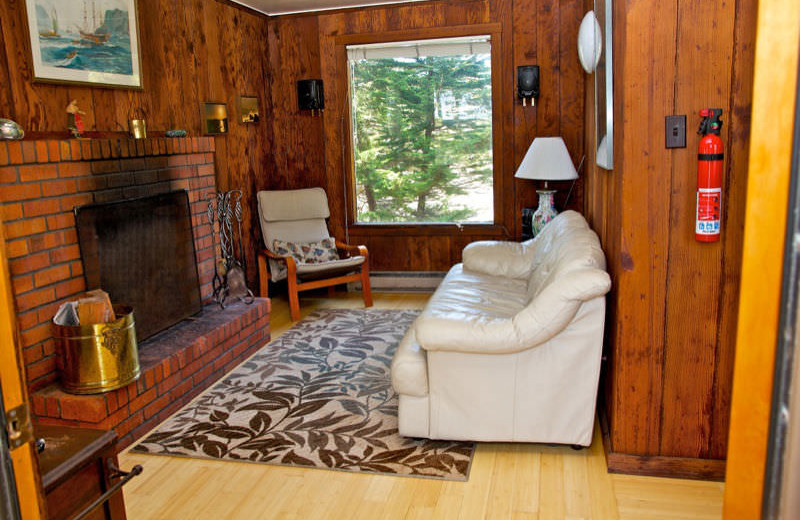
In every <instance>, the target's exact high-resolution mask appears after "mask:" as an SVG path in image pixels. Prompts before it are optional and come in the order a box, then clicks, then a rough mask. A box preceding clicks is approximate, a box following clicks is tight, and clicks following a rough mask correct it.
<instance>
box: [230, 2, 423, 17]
mask: <svg viewBox="0 0 800 520" xmlns="http://www.w3.org/2000/svg"><path fill="white" fill-rule="evenodd" d="M233 1H234V2H236V3H238V4H242V5H245V6H247V7H250V8H251V9H255V10H256V11H259V12H262V13H264V14H267V15H270V16H274V15H279V14H291V13H304V12H308V11H325V10H328V9H343V8H347V7H363V6H367V5H381V4H399V3H407V2H420V1H422V0H360V1H359V0H233Z"/></svg>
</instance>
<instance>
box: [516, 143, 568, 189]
mask: <svg viewBox="0 0 800 520" xmlns="http://www.w3.org/2000/svg"><path fill="white" fill-rule="evenodd" d="M514 177H516V178H517V179H537V180H542V181H571V180H573V179H577V178H578V172H577V171H576V170H575V166H574V165H573V164H572V158H570V156H569V152H568V151H567V145H566V144H564V140H563V139H562V138H560V137H537V138H536V139H534V140H533V142H532V143H531V146H530V148H528V152H527V153H526V154H525V158H524V159H522V162H521V163H520V165H519V168H517V173H515V174H514Z"/></svg>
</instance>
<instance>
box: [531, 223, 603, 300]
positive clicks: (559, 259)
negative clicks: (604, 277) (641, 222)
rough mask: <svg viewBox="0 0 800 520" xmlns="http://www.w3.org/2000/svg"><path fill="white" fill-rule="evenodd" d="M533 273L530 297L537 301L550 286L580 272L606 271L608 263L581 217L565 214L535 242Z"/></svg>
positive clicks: (543, 231) (595, 237) (545, 228)
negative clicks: (574, 272)
mask: <svg viewBox="0 0 800 520" xmlns="http://www.w3.org/2000/svg"><path fill="white" fill-rule="evenodd" d="M532 247H533V248H534V254H533V259H534V260H533V261H534V265H533V269H532V271H531V274H530V276H529V277H528V296H529V297H530V298H531V300H533V299H535V298H536V297H537V296H538V295H539V294H540V293H541V292H542V291H543V290H544V289H545V288H546V287H547V286H548V285H550V284H551V283H553V282H554V281H556V280H557V279H559V278H561V277H564V276H568V274H567V273H570V272H572V271H576V270H581V269H599V270H602V271H605V269H606V260H605V255H604V254H603V250H602V249H601V247H600V241H599V240H598V239H597V235H596V234H595V233H594V231H592V230H591V229H590V228H589V225H588V224H587V223H586V220H585V219H584V218H583V216H582V215H581V214H580V213H577V212H575V211H565V212H563V213H561V214H559V215H558V216H557V217H556V218H555V219H553V220H552V221H551V222H550V223H549V224H547V225H546V226H545V227H544V229H543V230H542V232H541V233H539V235H537V236H536V238H535V239H534V241H533V244H532Z"/></svg>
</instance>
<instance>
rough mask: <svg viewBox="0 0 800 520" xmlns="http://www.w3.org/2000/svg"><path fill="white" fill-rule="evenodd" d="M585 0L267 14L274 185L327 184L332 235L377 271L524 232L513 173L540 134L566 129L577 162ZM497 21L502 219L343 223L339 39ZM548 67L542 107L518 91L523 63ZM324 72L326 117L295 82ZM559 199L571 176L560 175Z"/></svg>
mask: <svg viewBox="0 0 800 520" xmlns="http://www.w3.org/2000/svg"><path fill="white" fill-rule="evenodd" d="M581 14H582V5H581V2H580V1H579V0H560V1H548V2H536V1H534V0H513V1H512V0H442V1H436V2H429V3H415V4H409V5H394V6H381V7H370V8H361V9H349V10H342V11H336V12H323V13H317V14H308V15H296V16H284V17H278V18H275V19H270V22H269V58H270V61H269V78H270V85H269V91H270V93H271V104H272V108H271V115H272V125H273V128H272V134H273V141H272V143H271V144H272V148H271V152H272V156H273V157H274V161H275V174H274V175H273V176H272V177H271V178H270V179H269V180H268V183H269V186H270V188H274V189H295V188H304V187H312V186H322V187H324V188H325V189H326V190H327V192H328V195H329V198H330V204H331V213H332V216H331V221H330V222H331V230H332V232H333V233H334V234H335V235H336V236H337V237H345V236H346V235H347V236H349V239H350V242H352V243H365V244H366V245H367V246H368V247H369V248H370V256H371V262H372V269H373V270H391V271H404V270H407V271H445V270H447V269H449V267H450V266H452V265H453V263H455V262H458V261H460V259H461V250H462V249H463V247H464V246H465V245H466V244H468V243H469V242H472V241H474V240H480V239H484V238H511V239H513V238H515V237H518V236H519V235H520V233H521V231H520V229H519V228H520V226H519V220H520V219H519V215H520V212H521V209H522V208H523V207H530V206H535V205H536V203H537V200H536V194H535V185H534V184H533V183H532V182H530V181H516V180H515V179H514V178H513V175H514V172H515V171H516V167H517V166H518V164H519V162H520V161H521V160H522V157H523V156H524V154H525V152H526V151H527V149H528V146H529V145H530V143H531V141H532V140H533V138H534V137H536V136H551V135H562V136H563V137H564V139H565V141H566V143H567V147H568V149H569V150H570V153H571V154H572V157H573V160H574V162H575V164H576V166H577V164H578V163H579V161H580V158H581V155H582V153H583V148H584V143H583V135H584V133H583V132H584V130H583V121H582V119H583V110H584V107H583V99H584V95H583V88H584V86H583V81H582V72H581V69H580V64H579V63H578V60H577V54H576V38H577V29H578V26H579V24H580V19H581ZM492 23H494V24H500V27H501V45H502V53H501V60H502V65H501V69H500V71H501V77H499V78H495V83H494V84H495V88H500V89H501V95H500V104H499V106H495V107H493V109H494V110H495V111H498V110H499V111H500V120H501V123H500V125H499V127H498V128H497V130H499V131H500V132H501V134H502V135H501V136H500V142H501V143H502V146H501V148H500V149H495V154H501V159H502V161H501V164H502V166H501V169H502V171H501V173H500V175H501V178H502V180H503V185H504V189H503V191H502V193H500V201H501V208H502V211H501V213H502V219H501V221H500V222H498V223H497V224H498V226H496V228H495V229H491V230H489V229H485V228H484V229H476V228H471V227H470V226H464V228H463V229H459V228H458V227H456V226H454V225H453V226H443V227H441V226H440V227H433V228H432V227H431V226H426V227H410V228H403V229H400V228H398V227H396V226H394V227H390V228H385V227H384V228H380V227H378V228H377V229H376V228H375V227H374V226H373V227H371V228H366V227H363V226H361V227H357V228H353V227H348V229H345V227H346V226H345V224H346V216H345V215H346V203H347V198H349V197H350V194H349V193H347V190H346V188H345V175H346V174H348V173H346V167H345V166H344V162H345V161H343V154H344V153H346V148H345V143H344V140H345V139H347V135H346V130H345V128H346V124H345V120H344V118H343V114H344V113H345V112H346V110H345V108H344V107H346V95H347V94H346V92H344V91H343V88H342V87H341V85H342V84H343V82H342V79H343V78H344V77H345V76H346V74H347V70H346V67H344V66H343V64H342V63H341V60H340V59H339V58H337V56H336V54H335V52H336V51H335V49H336V42H335V40H336V38H337V37H342V36H346V35H363V34H366V33H382V32H387V31H398V30H420V29H421V30H423V31H424V30H426V29H439V28H446V27H457V26H470V25H477V24H492ZM531 64H538V65H539V66H540V67H541V97H540V98H539V100H538V101H537V103H536V107H535V108H531V107H530V106H528V107H525V108H523V107H522V104H521V103H519V102H518V101H517V100H516V94H515V83H516V79H515V78H516V67H517V66H518V65H531ZM311 78H321V79H323V80H324V86H325V106H326V109H325V111H324V114H323V115H322V117H314V116H312V115H311V114H310V113H307V112H301V111H299V110H298V109H297V97H296V96H297V94H296V82H297V80H300V79H311ZM582 183H583V181H582V180H579V181H578V183H577V184H576V186H575V189H574V190H573V192H572V196H571V199H570V201H569V206H570V207H572V208H582V206H583V198H582V195H583V184H582ZM559 188H564V189H562V190H561V191H560V192H559V196H560V197H561V198H560V200H559V201H558V203H559V204H561V205H563V204H564V198H565V197H566V193H567V191H568V188H569V183H566V184H565V185H560V186H559Z"/></svg>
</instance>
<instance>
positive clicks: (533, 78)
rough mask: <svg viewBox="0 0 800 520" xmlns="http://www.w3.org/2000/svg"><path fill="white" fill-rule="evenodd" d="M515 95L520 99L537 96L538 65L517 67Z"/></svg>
mask: <svg viewBox="0 0 800 520" xmlns="http://www.w3.org/2000/svg"><path fill="white" fill-rule="evenodd" d="M517 97H519V98H521V99H528V98H534V99H535V98H538V97H539V66H538V65H523V66H521V67H517Z"/></svg>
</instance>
